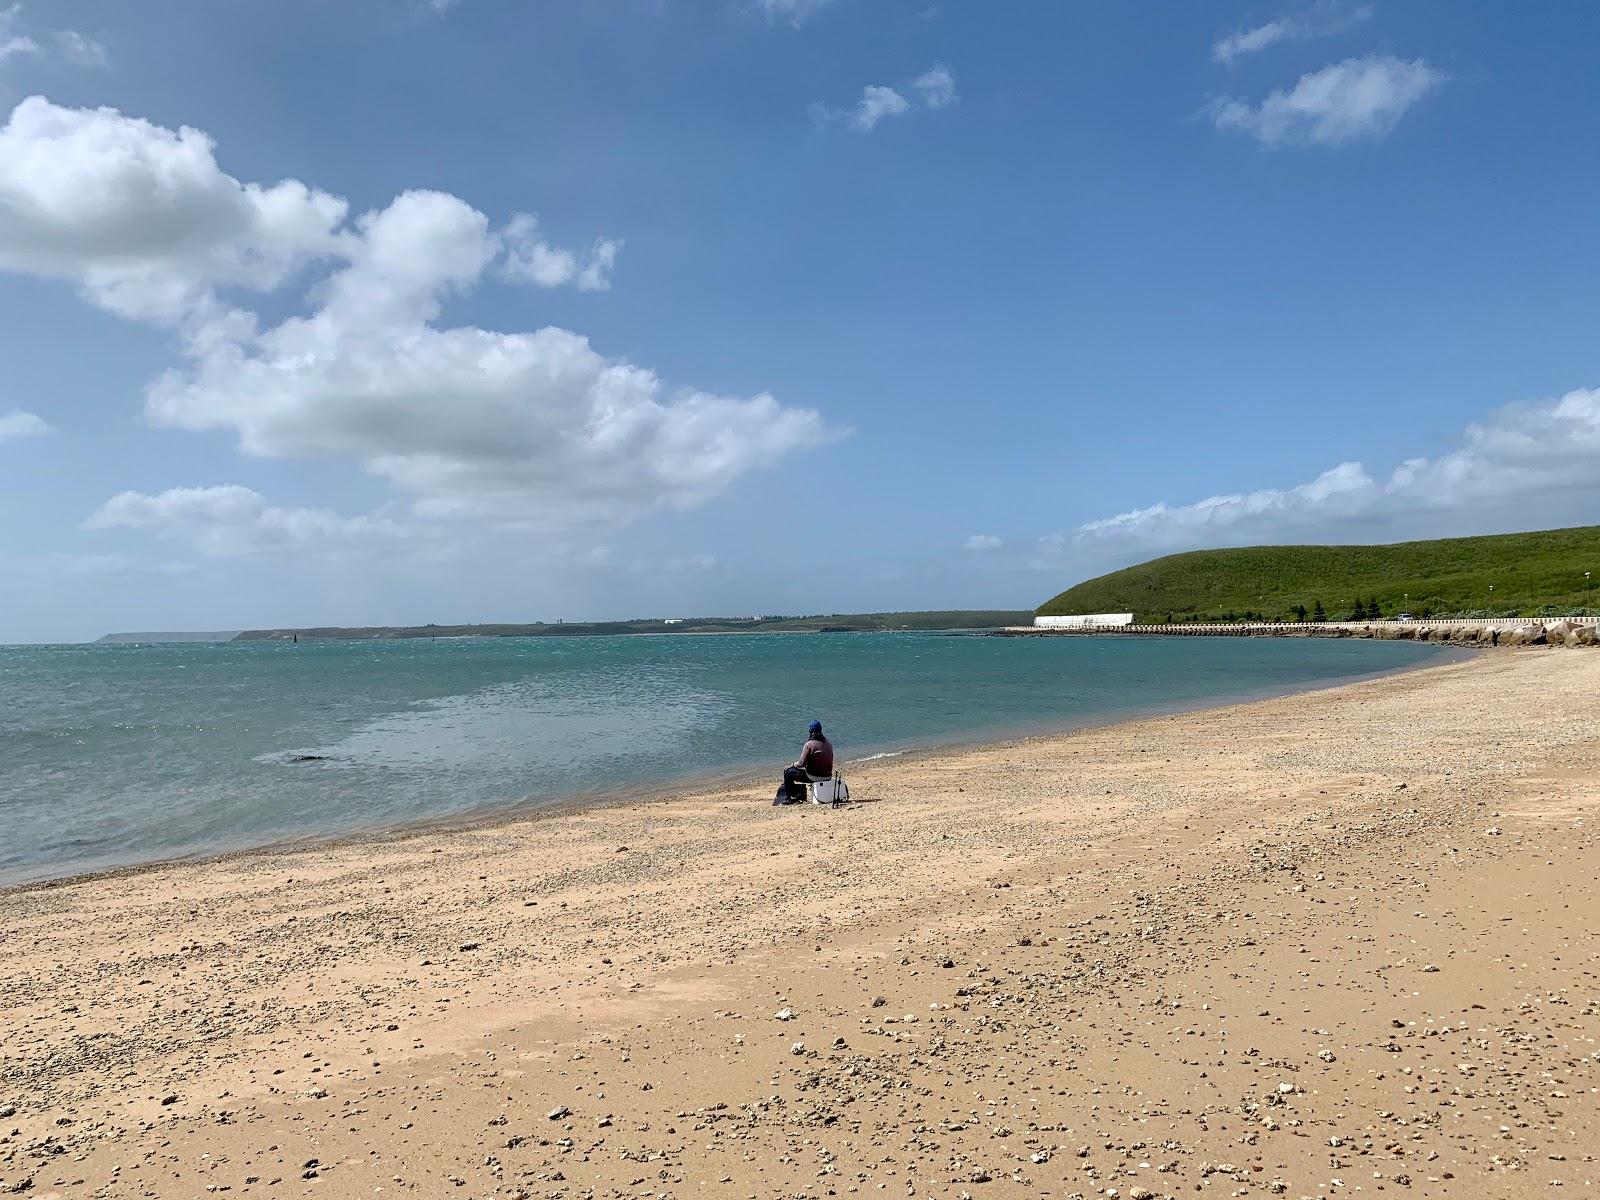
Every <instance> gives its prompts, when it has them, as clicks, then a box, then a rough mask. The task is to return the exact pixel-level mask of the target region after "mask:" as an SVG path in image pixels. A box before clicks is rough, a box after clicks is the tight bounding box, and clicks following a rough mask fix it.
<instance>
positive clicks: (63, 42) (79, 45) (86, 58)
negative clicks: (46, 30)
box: [54, 29, 111, 69]
mask: <svg viewBox="0 0 1600 1200" xmlns="http://www.w3.org/2000/svg"><path fill="white" fill-rule="evenodd" d="M54 37H55V43H56V48H57V49H58V50H60V51H61V54H62V57H64V58H65V59H66V60H67V61H68V62H70V63H75V64H76V65H78V66H80V67H89V68H93V69H101V68H104V67H106V66H109V65H110V62H111V58H110V56H109V55H108V54H107V53H106V47H105V43H104V42H101V41H99V40H97V39H95V38H92V37H90V36H88V34H84V33H79V32H78V31H77V30H76V29H62V30H58V31H57V32H56V33H55V35H54Z"/></svg>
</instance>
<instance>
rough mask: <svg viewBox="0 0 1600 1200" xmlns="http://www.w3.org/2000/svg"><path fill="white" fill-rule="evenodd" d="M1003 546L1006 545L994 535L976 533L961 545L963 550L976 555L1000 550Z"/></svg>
mask: <svg viewBox="0 0 1600 1200" xmlns="http://www.w3.org/2000/svg"><path fill="white" fill-rule="evenodd" d="M1003 545H1005V543H1004V542H1002V541H1001V540H1000V539H999V538H997V537H995V536H994V535H993V534H988V533H975V534H973V535H972V536H971V537H969V538H968V539H967V540H966V541H965V542H963V543H962V544H961V548H962V549H963V550H969V551H972V552H974V553H981V552H982V551H985V550H998V549H1000V547H1001V546H1003Z"/></svg>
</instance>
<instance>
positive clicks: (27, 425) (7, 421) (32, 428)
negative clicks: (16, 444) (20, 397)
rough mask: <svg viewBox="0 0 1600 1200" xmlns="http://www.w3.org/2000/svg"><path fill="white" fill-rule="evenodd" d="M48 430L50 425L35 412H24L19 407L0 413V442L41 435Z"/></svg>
mask: <svg viewBox="0 0 1600 1200" xmlns="http://www.w3.org/2000/svg"><path fill="white" fill-rule="evenodd" d="M49 432H50V426H49V425H47V424H45V420H44V418H43V417H41V416H38V415H37V414H35V413H31V412H24V411H23V410H22V409H20V408H13V409H12V410H11V411H10V412H7V413H0V442H5V441H9V440H11V439H12V438H27V437H43V436H44V435H45V434H47V433H49Z"/></svg>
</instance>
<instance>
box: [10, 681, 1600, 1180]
mask: <svg viewBox="0 0 1600 1200" xmlns="http://www.w3.org/2000/svg"><path fill="white" fill-rule="evenodd" d="M1597 697H1600V653H1595V652H1590V651H1583V650H1519V651H1510V652H1502V653H1496V654H1492V655H1489V654H1485V655H1481V656H1476V657H1473V658H1471V659H1468V660H1465V661H1454V662H1451V663H1448V664H1446V665H1442V666H1437V667H1431V668H1428V669H1425V670H1421V671H1416V672H1411V673H1406V674H1401V675H1396V676H1391V677H1387V678H1383V679H1379V680H1372V681H1366V682H1361V683H1356V684H1352V685H1349V686H1345V687H1341V688H1337V689H1333V690H1329V691H1322V692H1317V693H1311V694H1306V695H1299V696H1291V697H1287V698H1282V699H1274V700H1269V701H1264V702H1260V703H1255V704H1248V705H1241V706H1236V707H1231V708H1225V709H1216V710H1210V711H1202V712H1195V713H1187V714H1182V715H1177V716H1166V717H1159V718H1153V719H1149V720H1143V721H1138V722H1133V723H1129V724H1124V725H1118V726H1114V727H1109V728H1104V729H1094V730H1088V731H1083V732H1078V733H1073V734H1069V735H1064V736H1059V737H1052V738H1038V739H1032V740H1028V741H1024V742H1011V743H1006V744H1002V745H996V746H991V747H985V748H980V749H973V750H962V751H959V752H951V753H949V754H948V755H944V756H939V757H938V760H937V761H936V762H933V763H929V762H917V761H908V760H906V759H890V760H884V761H882V762H879V763H874V764H872V765H871V766H869V767H865V768H861V769H858V770H857V771H856V772H855V773H854V775H853V777H852V779H851V784H852V790H853V792H854V793H855V796H856V797H857V800H858V802H857V803H853V804H851V805H849V806H847V807H845V808H842V809H839V810H836V811H832V810H826V809H815V808H810V807H807V808H804V809H797V808H789V809H774V808H772V807H771V806H770V803H769V801H770V798H771V792H772V788H773V786H775V781H774V782H768V781H762V782H760V783H759V784H758V783H755V782H752V783H751V784H750V785H749V786H748V787H742V788H736V789H731V790H726V791H721V792H717V793H716V794H707V795H693V796H685V797H682V798H677V799H671V800H667V801H664V802H658V803H651V804H635V805H624V806H618V807H611V808H604V809H592V810H579V811H571V812H566V813H560V814H555V815H551V816H546V817H541V818H535V819H527V820H516V821H509V822H502V823H499V824H494V825H486V826H481V827H477V828H472V829H465V830H456V831H434V832H427V833H418V834H412V835H406V836H402V837H391V838H387V839H376V840H370V841H366V842H351V843H347V844H342V845H337V846H331V847H319V848H313V849H306V850H297V851H278V852H270V853H258V854H251V855H242V856H236V857H233V858H230V859H225V860H221V861H216V862H210V863H198V864H186V865H169V866H163V867H159V868H155V869H150V870H145V871H138V872H133V873H127V874H123V875H120V876H110V877H105V878H100V879H92V880H87V881H81V882H74V883H70V884H64V885H60V886H53V887H32V888H24V889H17V890H13V891H11V892H9V893H7V894H5V895H4V896H3V897H0V900H3V902H4V906H5V915H4V917H3V919H0V1050H3V1055H0V1192H4V1191H7V1190H10V1191H20V1192H22V1193H23V1194H25V1195H27V1196H29V1197H39V1196H63V1197H65V1196H72V1197H78V1196H160V1197H188V1196H209V1195H215V1194H217V1193H223V1192H229V1193H233V1194H235V1195H250V1196H300V1195H307V1196H324V1197H357V1196H361V1197H373V1196H418V1197H438V1196H461V1197H489V1196H497V1197H508V1196H524V1197H589V1196H596V1197H609V1196H639V1197H642V1196H659V1197H666V1196H671V1197H693V1196H731V1197H769V1196H793V1197H798V1196H807V1197H823V1196H858V1195H859V1196H871V1195H886V1196H893V1197H902V1196H917V1197H923V1196H936V1197H958V1196H963V1195H971V1196H973V1197H1011V1196H1068V1197H1070V1196H1083V1197H1096V1196H1105V1197H1111V1196H1115V1197H1118V1198H1119V1200H1121V1198H1132V1200H1150V1198H1151V1197H1176V1196H1194V1195H1210V1196H1270V1195H1284V1196H1289V1197H1318V1198H1322V1197H1332V1196H1338V1195H1355V1194H1371V1193H1375V1192H1384V1193H1387V1194H1390V1195H1411V1196H1459V1197H1523V1196H1528V1197H1532V1196H1540V1197H1545V1196H1549V1195H1568V1196H1574V1197H1576V1196H1591V1195H1600V1163H1597V1162H1596V1161H1595V1158H1596V1155H1597V1154H1600V1091H1597V1090H1596V1089H1597V1088H1600V941H1597V940H1596V939H1595V937H1594V932H1595V927H1596V924H1597V921H1600V903H1597V896H1596V883H1595V880H1596V877H1597V873H1600V845H1597V843H1596V838H1595V831H1596V827H1597V824H1600V782H1597V779H1600V770H1597V760H1600V702H1597ZM936 768H937V769H936ZM1558 1183H1559V1185H1560V1188H1559V1190H1552V1189H1553V1188H1554V1185H1556V1184H1558Z"/></svg>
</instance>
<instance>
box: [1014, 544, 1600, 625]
mask: <svg viewBox="0 0 1600 1200" xmlns="http://www.w3.org/2000/svg"><path fill="white" fill-rule="evenodd" d="M1585 571H1592V572H1593V573H1594V578H1593V581H1592V582H1593V584H1594V587H1595V589H1596V590H1595V592H1594V593H1593V594H1594V595H1595V596H1600V526H1596V525H1590V526H1584V527H1582V528H1578V529H1551V530H1546V531H1544V532H1540V533H1507V534H1499V535H1496V536H1491V537H1469V538H1440V539H1437V540H1434V541H1427V542H1398V543H1396V544H1394V545H1392V546H1250V547H1246V548H1243V549H1235V550H1196V551H1192V552H1190V553H1188V554H1170V555H1168V556H1167V557H1165V558H1157V559H1154V560H1152V561H1150V562H1147V563H1141V564H1140V565H1138V566H1136V567H1128V568H1126V569H1125V570H1121V571H1113V572H1112V573H1111V574H1109V575H1102V576H1100V577H1099V578H1098V579H1090V580H1087V581H1085V582H1083V583H1080V584H1078V585H1077V586H1076V587H1072V588H1068V589H1067V590H1066V591H1064V592H1062V593H1061V594H1060V595H1059V596H1056V597H1055V598H1054V599H1052V600H1049V601H1047V602H1046V603H1044V604H1043V605H1041V606H1040V608H1039V612H1040V614H1042V615H1047V616H1052V615H1058V614H1069V613H1101V612H1132V613H1133V614H1134V619H1135V620H1137V621H1139V622H1141V623H1151V622H1160V621H1165V620H1169V619H1171V620H1177V621H1193V620H1208V619H1209V620H1215V619H1222V620H1229V619H1254V618H1263V617H1264V618H1266V619H1268V620H1294V619H1295V616H1296V614H1295V609H1296V606H1298V605H1302V604H1303V605H1304V606H1305V607H1306V608H1307V609H1308V610H1314V609H1315V606H1316V603H1317V602H1318V601H1319V600H1320V601H1321V602H1322V604H1323V606H1324V608H1325V609H1326V612H1327V615H1328V619H1329V620H1345V619H1347V618H1349V617H1350V616H1351V615H1352V613H1353V610H1354V608H1355V602H1356V600H1357V599H1359V600H1360V601H1361V602H1362V604H1363V606H1366V605H1368V604H1370V602H1371V601H1372V600H1374V599H1376V600H1377V601H1378V606H1379V608H1380V609H1381V610H1382V615H1383V616H1386V617H1392V616H1394V615H1395V614H1396V613H1398V612H1399V611H1401V609H1402V607H1404V608H1406V609H1409V610H1410V611H1411V612H1413V613H1415V614H1417V615H1418V616H1439V615H1443V614H1446V613H1452V614H1454V613H1460V614H1470V615H1474V616H1488V615H1491V614H1492V615H1495V616H1534V615H1539V614H1541V613H1548V612H1551V611H1559V612H1563V613H1573V612H1582V611H1585V610H1586V609H1588V607H1589V606H1590V605H1600V599H1591V593H1589V592H1588V591H1586V589H1585V583H1584V578H1583V573H1584V572H1585ZM1491 584H1492V585H1493V587H1494V591H1493V593H1491V592H1490V590H1489V588H1490V585H1491Z"/></svg>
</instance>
